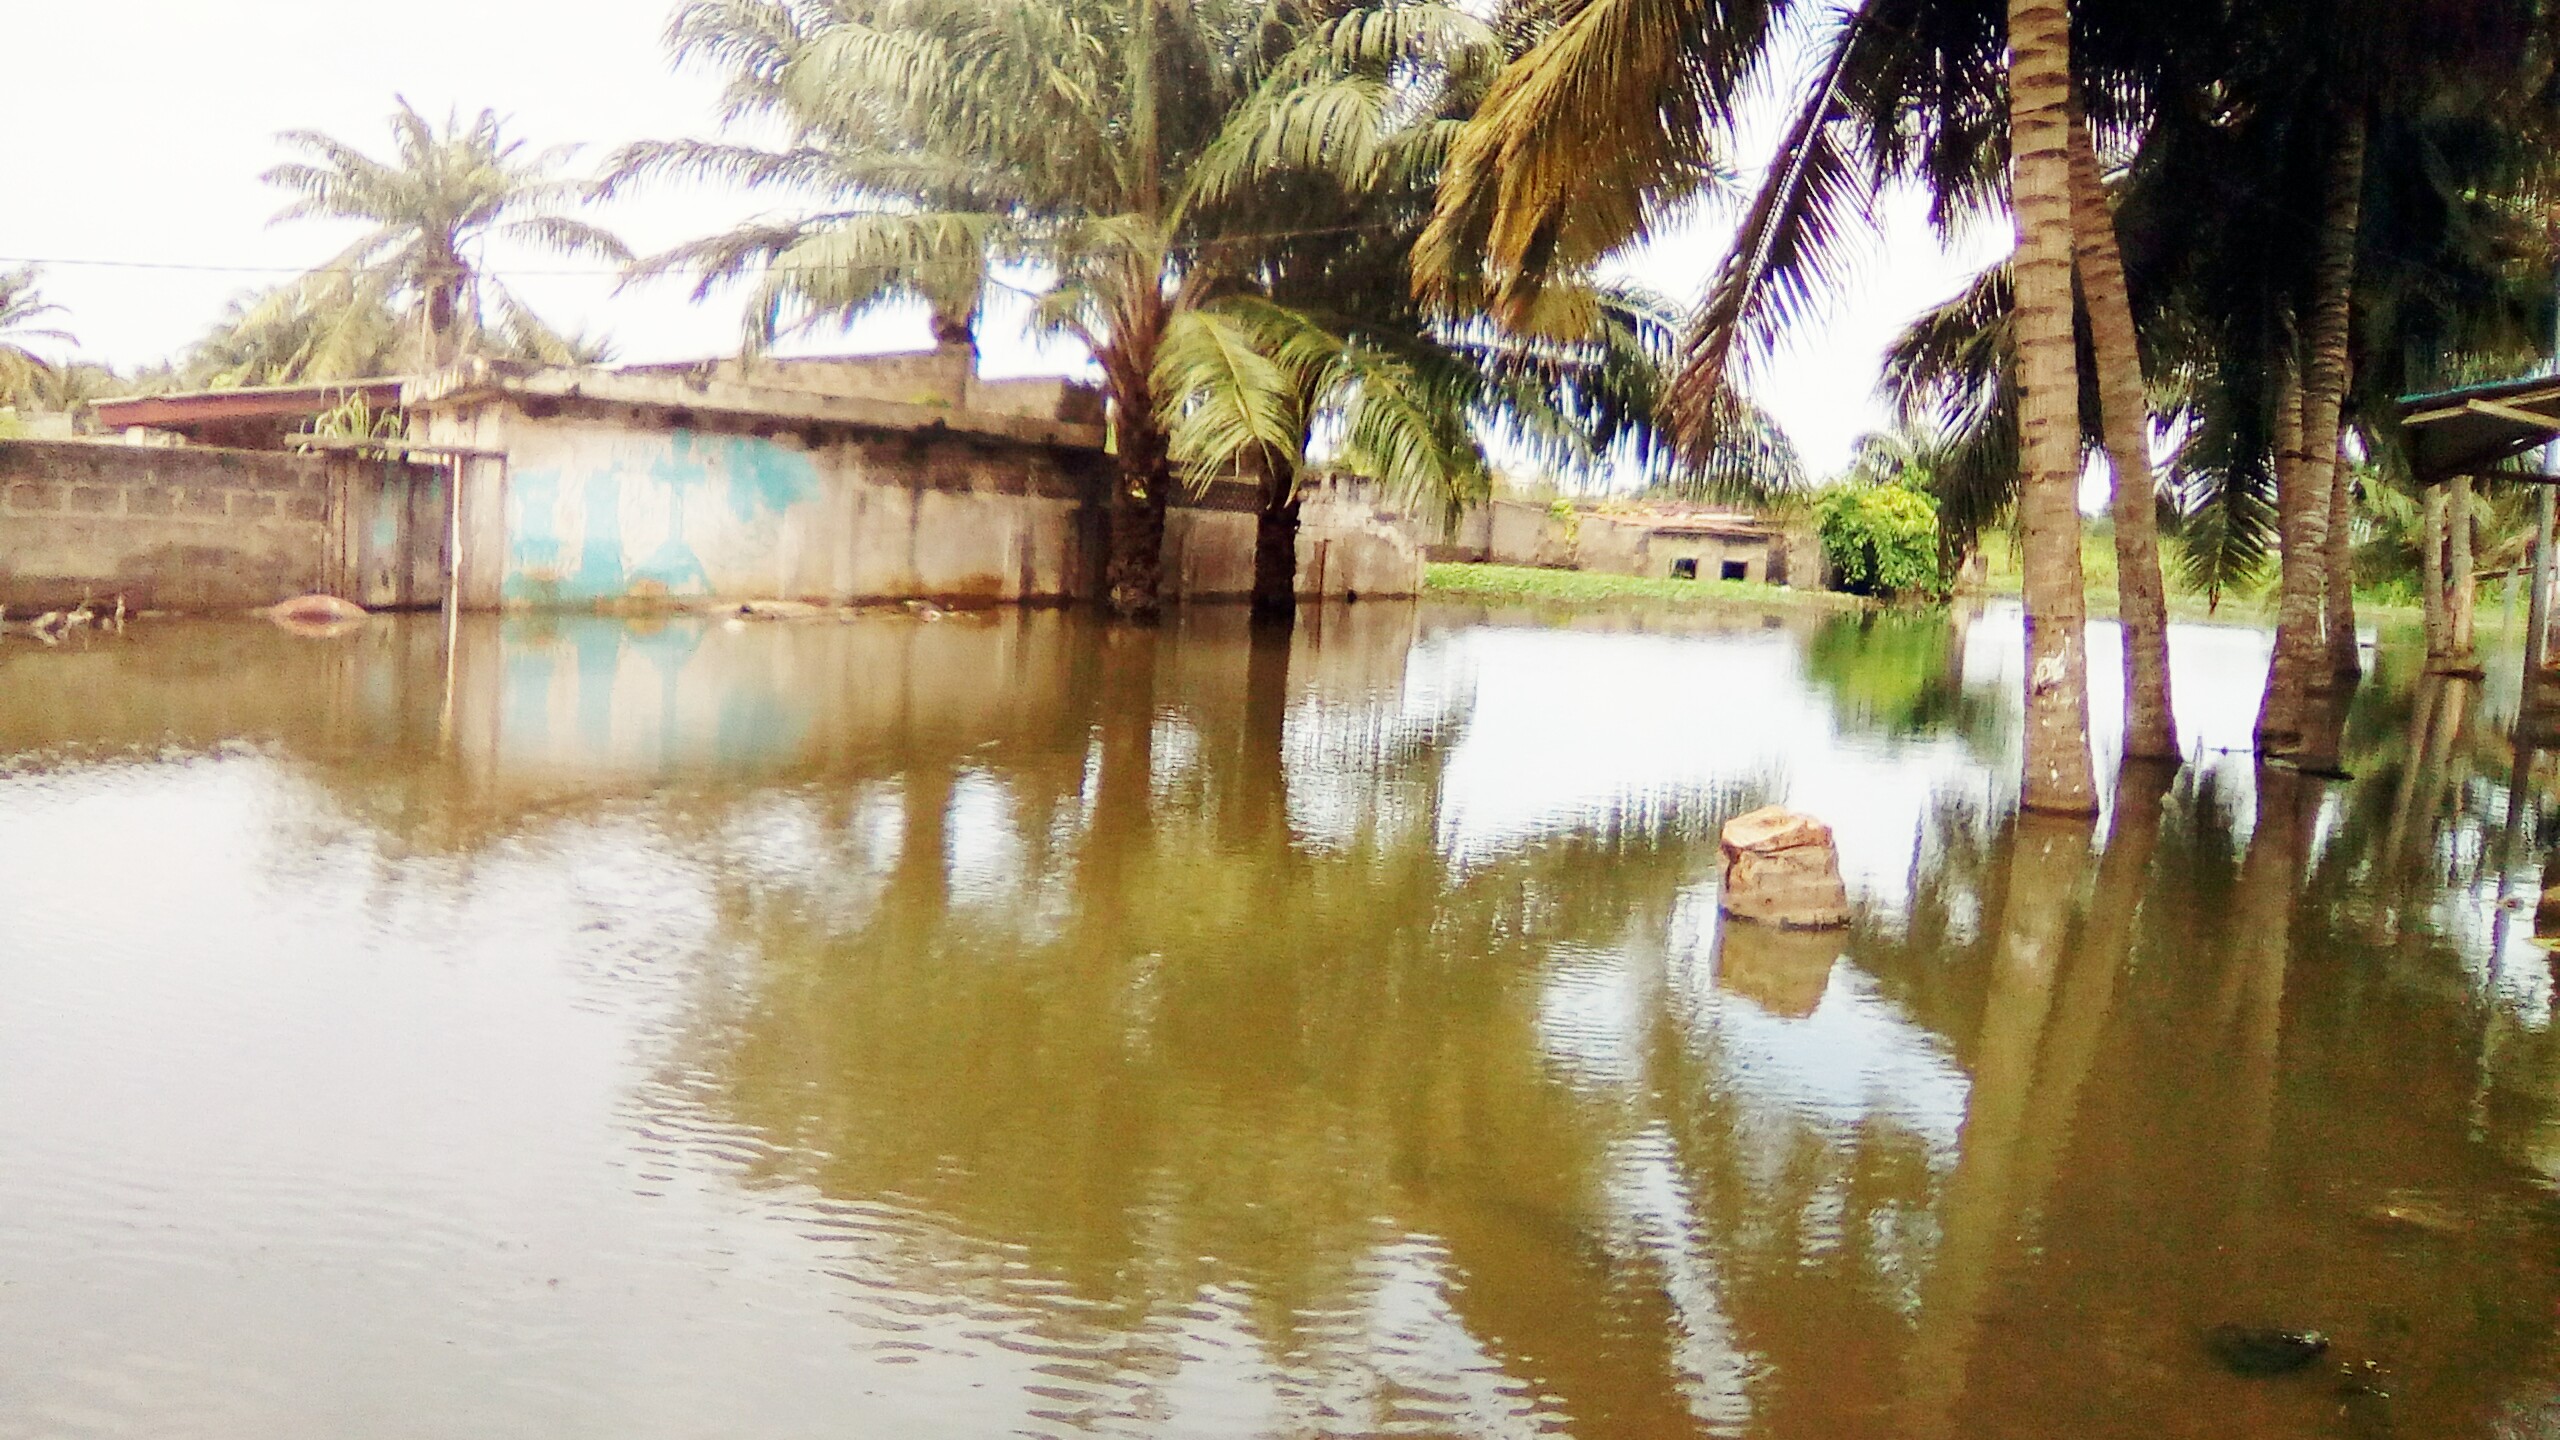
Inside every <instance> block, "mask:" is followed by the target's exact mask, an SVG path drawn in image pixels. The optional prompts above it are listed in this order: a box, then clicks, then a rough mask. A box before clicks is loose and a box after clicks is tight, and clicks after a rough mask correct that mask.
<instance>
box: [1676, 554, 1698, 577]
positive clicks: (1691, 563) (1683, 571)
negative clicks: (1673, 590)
mask: <svg viewBox="0 0 2560 1440" xmlns="http://www.w3.org/2000/svg"><path fill="white" fill-rule="evenodd" d="M1671 578H1672V579H1674V580H1695V579H1697V578H1698V560H1697V557H1696V556H1694V555H1683V556H1681V557H1680V558H1679V559H1677V560H1674V561H1672V562H1671Z"/></svg>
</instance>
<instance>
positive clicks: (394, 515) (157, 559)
mask: <svg viewBox="0 0 2560 1440" xmlns="http://www.w3.org/2000/svg"><path fill="white" fill-rule="evenodd" d="M443 514H444V480H443V477H442V474H441V472H439V471H437V470H435V469H432V468H427V467H418V466H410V465H402V464H394V463H388V462H383V461H370V460H358V459H355V458H353V457H349V456H317V455H291V454H284V453H280V452H274V451H245V450H215V449H202V448H181V449H169V448H160V447H148V448H146V447H136V446H126V445H114V444H100V443H95V442H79V441H0V605H7V606H8V607H10V608H11V609H12V610H16V611H18V612H20V613H21V614H24V613H25V612H27V611H30V610H38V609H45V608H52V607H60V606H67V605H73V604H77V603H78V602H79V601H80V599H81V598H82V597H83V596H86V597H88V598H90V599H92V600H94V601H96V602H97V603H98V604H99V605H100V606H102V607H103V606H107V605H112V604H113V603H114V601H115V599H116V597H118V596H122V597H123V598H124V601H125V603H126V605H127V606H128V607H130V608H132V609H136V610H145V609H159V610H190V611H214V610H231V609H247V608H251V607H255V606H261V605H271V604H273V603H275V602H276V601H278V600H282V599H285V598H287V597H290V596H294V595H300V594H306V593H309V592H312V591H330V592H332V593H337V594H344V595H349V596H354V597H357V598H364V599H369V601H370V602H371V603H375V604H386V603H409V604H435V603H438V602H439V601H440V600H441V599H442V596H443V588H442V587H443V572H444V563H443V525H442V517H443Z"/></svg>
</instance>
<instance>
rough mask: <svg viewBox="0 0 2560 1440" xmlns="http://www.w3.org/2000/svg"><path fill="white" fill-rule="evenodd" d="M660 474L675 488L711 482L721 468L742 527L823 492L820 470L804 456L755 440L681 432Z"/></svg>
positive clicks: (731, 509)
mask: <svg viewBox="0 0 2560 1440" xmlns="http://www.w3.org/2000/svg"><path fill="white" fill-rule="evenodd" d="M669 439H670V442H671V443H670V444H669V446H668V464H667V465H666V466H664V467H662V468H661V469H660V471H659V474H660V475H662V476H664V477H666V478H667V479H668V481H669V482H670V483H672V484H683V483H685V482H687V481H696V480H703V479H707V478H708V475H709V471H710V468H711V467H712V466H713V465H715V464H716V465H718V466H719V468H720V469H721V470H722V471H723V472H725V473H726V474H727V475H728V477H729V513H730V514H731V515H732V516H734V517H736V519H737V520H738V522H739V523H740V524H742V525H744V524H753V523H754V522H756V521H758V520H761V519H763V518H765V517H766V516H769V515H779V514H781V513H782V512H783V511H785V510H788V509H790V508H791V507H792V506H794V505H797V504H799V503H800V502H801V501H803V500H806V499H808V498H809V497H810V496H811V495H812V494H815V493H816V492H817V488H818V466H817V463H816V462H815V461H813V460H811V459H810V458H809V456H808V455H807V454H806V453H805V452H803V451H799V450H792V449H787V448H785V447H783V446H781V445H778V444H776V443H774V442H773V441H771V440H765V439H761V438H759V437H757V436H753V435H705V434H702V433H700V432H698V431H693V430H678V431H676V432H675V434H674V435H673V436H671V437H669Z"/></svg>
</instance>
